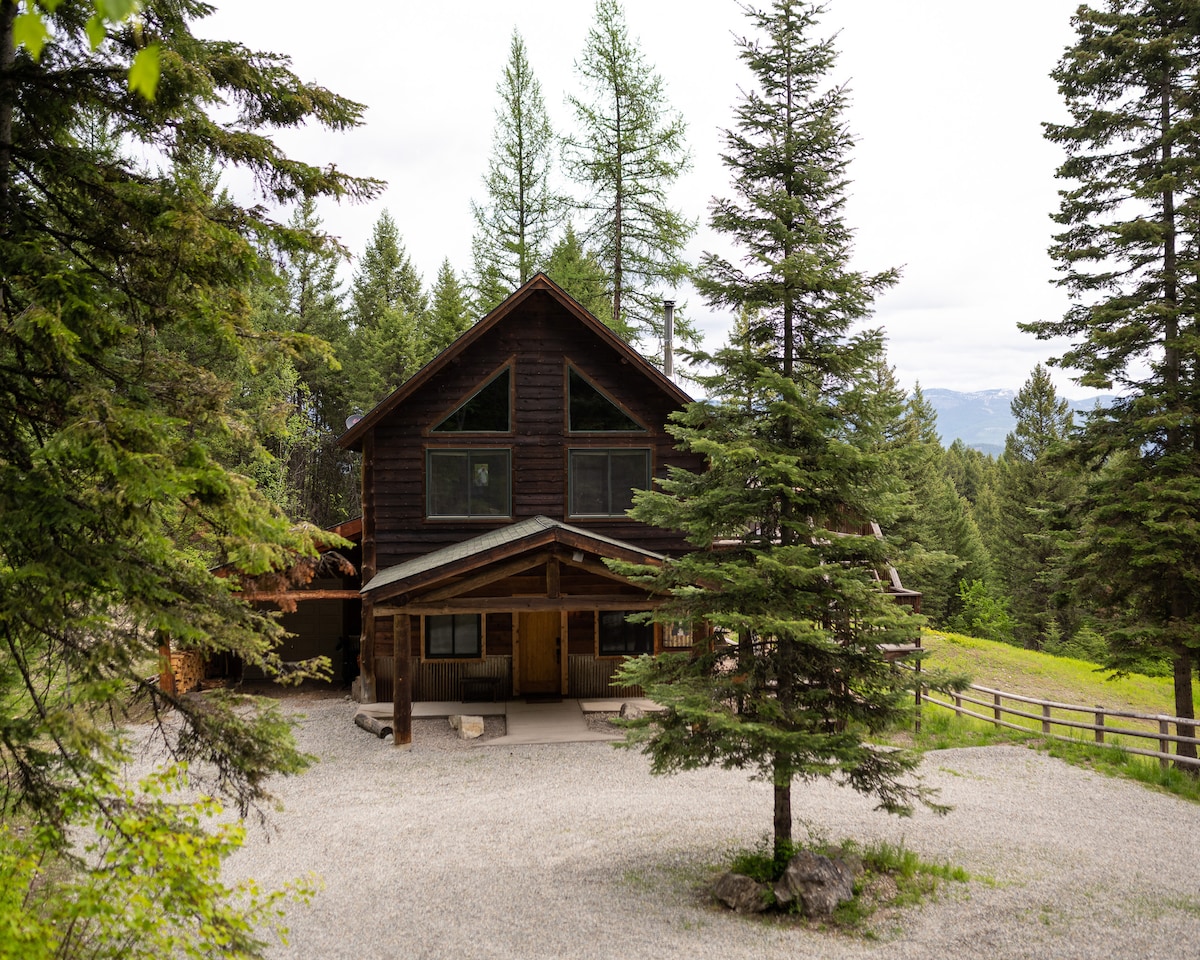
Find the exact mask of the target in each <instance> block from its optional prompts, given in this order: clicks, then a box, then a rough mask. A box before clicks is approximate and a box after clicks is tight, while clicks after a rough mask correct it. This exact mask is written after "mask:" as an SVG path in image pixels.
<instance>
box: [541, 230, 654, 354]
mask: <svg viewBox="0 0 1200 960" xmlns="http://www.w3.org/2000/svg"><path fill="white" fill-rule="evenodd" d="M546 276H548V277H549V278H550V279H551V280H553V281H554V282H555V283H557V284H558V285H559V286H560V287H562V288H563V291H564V292H566V293H567V294H568V295H570V296H572V297H574V298H575V299H576V300H577V301H579V304H580V306H582V307H583V308H584V309H585V310H587V311H588V313H590V314H591V315H592V316H593V317H595V318H596V319H597V320H599V321H601V322H602V323H603V324H605V325H606V326H608V327H611V328H612V329H613V330H615V331H616V332H617V334H618V335H619V336H621V337H623V338H624V339H625V340H630V339H632V337H633V330H632V329H631V328H629V327H627V326H616V325H615V324H614V321H613V315H612V299H611V298H610V297H609V295H608V276H607V274H606V273H605V272H604V268H603V267H602V266H601V265H600V261H599V260H597V259H596V257H595V256H594V255H593V254H591V253H589V252H588V251H587V250H585V249H584V247H583V244H582V243H580V241H579V237H578V235H577V234H576V233H575V228H574V226H572V225H571V224H570V223H568V224H567V228H566V230H564V231H563V235H562V237H561V239H559V241H558V242H557V243H556V244H555V245H554V247H553V249H551V251H550V257H549V259H548V260H547V261H546Z"/></svg>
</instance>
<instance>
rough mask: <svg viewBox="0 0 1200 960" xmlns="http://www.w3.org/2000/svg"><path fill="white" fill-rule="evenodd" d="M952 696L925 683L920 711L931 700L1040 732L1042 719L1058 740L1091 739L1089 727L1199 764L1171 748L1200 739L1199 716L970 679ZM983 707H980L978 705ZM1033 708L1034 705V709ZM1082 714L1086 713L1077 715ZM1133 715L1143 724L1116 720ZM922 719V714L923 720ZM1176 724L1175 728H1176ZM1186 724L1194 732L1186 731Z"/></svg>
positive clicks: (1161, 758) (1134, 749)
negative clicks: (1031, 692)
mask: <svg viewBox="0 0 1200 960" xmlns="http://www.w3.org/2000/svg"><path fill="white" fill-rule="evenodd" d="M947 696H948V697H949V699H948V700H943V699H939V698H938V697H934V696H930V694H929V692H928V691H927V690H925V689H923V688H922V689H921V691H920V692H919V693H918V697H919V700H918V703H917V708H918V714H917V715H918V717H919V716H920V712H919V711H920V707H921V704H923V703H928V704H931V705H934V706H938V707H944V708H946V709H947V710H953V711H954V712H955V713H956V714H958V715H959V716H967V717H974V718H975V719H977V720H983V721H986V722H988V723H992V724H995V725H996V726H997V727H1007V728H1008V729H1010V730H1019V731H1022V732H1024V733H1030V732H1035V731H1036V729H1037V724H1039V723H1040V725H1041V732H1042V736H1045V737H1051V738H1053V739H1055V740H1071V741H1075V742H1079V741H1081V740H1086V739H1088V736H1087V731H1091V736H1092V738H1093V739H1094V740H1095V742H1096V743H1098V744H1102V745H1106V746H1110V747H1116V748H1117V749H1120V750H1124V751H1125V752H1126V753H1133V754H1137V755H1138V756H1142V757H1154V758H1157V760H1158V762H1159V764H1160V765H1161V766H1162V767H1163V768H1164V769H1165V768H1166V767H1167V766H1168V765H1169V764H1171V763H1180V764H1187V765H1191V766H1197V767H1200V760H1198V759H1194V758H1192V757H1186V756H1185V757H1181V756H1178V754H1177V753H1172V752H1171V744H1175V749H1176V750H1178V749H1179V744H1181V743H1191V744H1200V738H1197V737H1196V736H1194V734H1195V732H1196V728H1197V726H1198V725H1200V721H1197V720H1188V719H1186V718H1184V717H1169V716H1163V715H1161V714H1149V713H1134V712H1133V711H1129V710H1108V709H1106V708H1104V707H1102V706H1094V707H1084V706H1079V705H1077V704H1071V703H1057V702H1055V701H1053V700H1039V699H1038V698H1036V697H1023V696H1020V695H1019V694H1015V693H1005V692H1004V691H1003V690H993V689H992V688H991V687H980V686H976V685H975V684H971V685H970V686H969V687H968V688H967V689H966V690H965V691H963V692H961V693H954V694H948V695H947ZM976 708H978V709H976ZM1030 708H1032V709H1030ZM1035 710H1036V711H1037V712H1034V711H1035ZM1076 717H1082V719H1075V718H1076ZM1007 718H1020V719H1021V720H1031V721H1034V723H1033V725H1032V726H1031V725H1029V724H1025V723H1020V722H1016V721H1014V720H1012V719H1007ZM1112 720H1117V721H1119V722H1120V721H1134V722H1137V723H1140V724H1142V726H1140V727H1139V726H1130V725H1129V724H1128V723H1123V724H1122V725H1120V726H1113V725H1112V723H1111V721H1112ZM918 722H919V720H918ZM1054 728H1063V729H1066V730H1068V731H1072V730H1073V731H1082V732H1083V733H1082V736H1081V735H1079V734H1075V735H1072V734H1070V733H1059V732H1056V731H1055V729H1054ZM1172 728H1173V729H1174V731H1175V732H1174V733H1172V732H1171V731H1172ZM1183 730H1186V731H1187V732H1188V734H1189V735H1184V734H1183V733H1181V731H1183ZM1108 737H1119V738H1121V739H1119V740H1117V741H1116V742H1111V741H1108V740H1106V738H1108ZM1126 738H1130V739H1133V740H1134V741H1135V742H1137V743H1141V742H1142V741H1149V743H1150V744H1152V745H1154V746H1156V747H1157V749H1147V748H1146V747H1143V746H1135V745H1132V744H1129V743H1127V742H1125V740H1126Z"/></svg>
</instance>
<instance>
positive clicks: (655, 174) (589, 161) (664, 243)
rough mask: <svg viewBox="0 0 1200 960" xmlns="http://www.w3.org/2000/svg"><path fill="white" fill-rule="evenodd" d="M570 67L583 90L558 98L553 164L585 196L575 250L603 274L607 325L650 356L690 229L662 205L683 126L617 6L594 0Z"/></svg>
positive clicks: (677, 162)
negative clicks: (563, 108)
mask: <svg viewBox="0 0 1200 960" xmlns="http://www.w3.org/2000/svg"><path fill="white" fill-rule="evenodd" d="M575 69H576V72H577V73H578V75H579V78H580V80H581V81H582V83H583V86H584V92H583V93H582V95H580V96H569V97H568V98H567V101H568V103H569V104H570V105H571V107H572V109H573V111H574V114H575V122H576V130H575V132H574V133H572V134H571V135H569V136H566V137H564V146H563V157H564V161H565V166H566V170H567V172H568V174H570V176H571V177H572V178H573V179H574V180H575V181H576V182H578V183H579V184H581V185H582V186H583V187H584V189H586V190H587V191H588V194H589V195H588V197H587V199H586V200H584V202H583V208H584V211H585V212H586V215H587V225H586V228H585V230H584V243H585V245H586V246H587V248H588V249H589V250H591V251H592V252H594V253H595V255H596V257H597V259H598V260H599V261H600V263H601V264H602V265H603V267H604V269H605V270H606V271H607V273H608V290H609V296H610V299H611V304H612V309H611V311H610V313H611V315H612V318H613V323H612V326H613V327H614V329H617V330H623V329H627V330H630V331H632V332H633V333H634V335H635V337H636V339H638V340H639V341H641V342H642V343H643V345H644V347H645V348H648V349H653V347H652V346H651V345H652V344H656V342H658V341H661V337H662V334H663V329H662V328H663V320H662V297H663V293H664V292H666V291H668V290H672V289H674V288H675V287H676V286H677V285H678V284H679V283H680V282H682V281H683V279H684V278H685V277H686V276H687V273H688V267H687V264H686V263H685V261H684V259H683V252H684V248H685V247H686V246H687V243H688V240H689V239H690V238H691V236H692V234H693V233H694V232H695V223H694V222H692V221H690V220H688V219H687V218H686V217H685V216H684V215H683V214H682V213H681V212H680V211H678V210H676V209H673V208H672V207H671V205H670V202H669V200H668V191H669V189H670V187H671V185H672V184H673V183H674V182H675V181H676V180H677V179H678V178H679V176H680V174H682V173H683V172H684V171H685V170H687V169H688V167H689V165H690V159H689V156H688V152H687V146H686V142H685V139H684V136H685V132H686V127H685V125H684V122H683V119H682V117H680V116H679V115H678V114H677V113H676V112H675V111H674V110H673V109H672V108H671V107H670V105H669V103H668V101H667V94H666V85H665V83H664V81H663V79H662V77H661V76H659V74H658V73H656V72H655V70H654V68H653V67H652V66H651V65H650V64H649V63H647V62H646V59H645V57H644V56H643V54H642V52H641V51H640V50H639V49H638V46H637V44H636V43H635V41H633V40H631V39H630V37H629V31H628V28H627V27H626V24H625V14H624V10H623V9H622V7H621V5H620V3H618V2H617V0H597V3H596V17H595V22H594V23H593V25H592V27H591V29H590V30H589V31H588V36H587V41H586V44H585V46H584V51H583V56H582V57H581V58H580V59H579V60H578V61H576V63H575ZM676 319H677V322H676V335H677V336H678V337H679V338H680V339H681V340H683V341H684V342H689V341H692V340H694V334H693V332H692V330H691V328H690V326H689V325H688V324H687V323H686V321H685V320H684V318H683V317H682V315H677V318H676Z"/></svg>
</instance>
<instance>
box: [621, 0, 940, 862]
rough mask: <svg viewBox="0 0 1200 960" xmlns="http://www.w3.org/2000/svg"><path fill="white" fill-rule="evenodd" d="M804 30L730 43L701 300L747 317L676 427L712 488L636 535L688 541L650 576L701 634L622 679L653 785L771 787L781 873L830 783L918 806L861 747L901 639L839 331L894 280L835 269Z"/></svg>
mask: <svg viewBox="0 0 1200 960" xmlns="http://www.w3.org/2000/svg"><path fill="white" fill-rule="evenodd" d="M817 13H818V10H817V9H816V8H814V7H813V6H811V5H810V4H808V3H800V2H794V0H778V2H776V3H774V4H773V5H772V6H771V7H770V8H769V9H767V10H755V9H748V10H747V15H748V16H749V18H750V20H751V23H752V27H753V35H751V36H749V37H746V38H743V39H742V40H741V41H740V42H739V47H740V50H741V57H742V60H743V61H744V62H745V63H746V64H747V66H749V68H750V70H751V73H752V80H753V85H752V86H750V87H748V88H747V93H746V94H745V97H744V99H743V101H742V102H741V103H740V104H739V106H738V110H737V118H738V125H737V127H736V128H735V129H734V130H731V131H728V133H727V135H726V140H727V145H728V150H727V153H726V156H725V159H726V164H727V165H728V166H729V168H730V170H731V173H732V175H733V189H734V194H735V199H732V200H718V201H715V202H714V204H713V208H712V209H713V215H712V225H713V227H714V228H715V229H717V230H719V231H721V232H723V233H727V234H729V235H730V236H731V237H732V238H733V239H734V240H735V241H736V243H737V245H738V248H739V249H740V251H741V253H742V255H743V258H744V259H743V266H733V265H732V264H730V263H728V262H726V261H725V260H722V259H721V258H718V257H716V256H712V255H706V256H705V257H704V259H703V264H704V266H705V273H704V274H703V275H702V277H701V279H700V281H699V283H700V285H701V289H703V290H704V291H705V292H706V293H707V294H708V295H709V296H710V297H711V298H713V299H714V300H715V301H716V302H717V303H721V304H726V305H730V306H734V307H736V308H739V309H741V310H744V313H743V314H742V317H743V323H742V325H741V326H740V328H739V329H740V330H742V331H744V333H743V334H742V335H741V336H740V337H739V338H738V339H737V341H736V342H735V343H734V344H733V345H731V346H730V347H729V348H727V349H725V350H722V351H720V352H718V353H717V354H716V356H714V357H710V358H705V359H706V360H710V361H711V362H713V363H715V364H716V365H717V367H718V370H719V372H718V374H717V375H716V376H714V377H712V378H709V379H707V380H706V381H705V386H706V389H707V390H708V393H709V399H707V400H705V401H701V402H698V403H695V404H692V405H691V406H690V407H689V408H688V409H687V410H686V411H685V412H684V413H683V415H682V416H680V417H678V418H677V419H676V421H675V422H674V424H673V425H672V427H671V430H672V433H673V434H674V435H675V436H676V438H677V439H678V441H679V444H680V446H681V447H682V448H684V449H688V450H692V451H695V452H697V453H701V454H703V455H704V456H705V458H706V461H707V463H706V466H707V469H706V470H705V471H704V472H702V473H698V474H693V473H690V472H687V471H682V470H675V471H672V472H671V474H670V476H669V477H668V478H667V479H665V480H663V481H661V483H660V489H659V490H656V491H653V492H647V493H644V494H640V495H639V496H638V497H637V499H636V503H635V507H634V509H633V511H632V515H633V516H634V517H636V518H638V519H641V520H644V521H647V522H650V523H654V524H656V525H659V526H664V527H669V528H675V529H679V530H682V531H683V532H684V533H685V534H686V535H687V537H688V539H689V540H690V541H691V543H692V544H693V545H694V546H695V547H697V548H698V549H697V550H696V551H695V552H693V553H690V554H687V555H685V556H683V557H680V558H677V559H673V560H670V561H668V562H667V563H665V564H664V565H663V566H662V567H661V568H659V569H657V570H654V571H652V572H647V573H646V577H647V580H648V582H650V583H653V584H654V585H655V586H656V587H658V588H659V589H660V590H662V589H665V590H669V591H671V594H672V595H671V599H670V600H669V601H668V602H667V603H666V605H665V606H663V607H662V608H661V609H660V610H659V611H658V612H657V613H656V615H655V616H656V619H661V620H664V621H668V622H669V621H672V620H681V621H684V622H685V623H689V624H700V623H704V624H708V625H710V626H711V627H712V629H713V630H714V633H713V635H712V636H710V637H709V638H708V639H707V640H706V641H704V642H703V643H702V645H701V648H702V652H701V654H700V655H699V656H696V657H666V658H660V659H657V660H656V659H652V658H643V659H640V660H638V661H635V662H634V663H633V665H631V666H629V667H628V668H627V669H626V671H625V674H626V676H627V677H629V678H630V679H632V680H635V681H636V682H638V683H640V684H642V685H643V686H644V687H645V688H646V690H647V694H648V695H649V696H651V697H653V698H654V699H656V700H657V701H658V702H660V703H662V704H663V705H664V706H666V707H667V708H668V709H667V710H666V712H665V713H664V714H661V715H656V716H654V717H652V718H649V719H647V720H646V721H645V723H643V724H642V725H641V726H640V727H639V728H637V730H636V732H635V734H634V736H635V737H637V738H638V742H640V743H641V744H642V745H643V747H644V748H645V750H646V751H647V752H648V753H649V754H650V755H651V757H652V761H653V768H654V770H655V771H657V772H665V771H671V770H679V769H687V768H690V767H695V766H700V765H707V764H722V765H724V766H727V767H731V768H748V769H750V770H752V771H754V772H755V773H756V774H757V775H758V776H761V777H762V778H763V779H765V780H768V781H770V782H771V783H772V784H773V786H774V818H773V819H774V836H775V850H776V853H777V855H780V856H782V855H783V854H785V853H786V852H787V851H788V850H789V849H790V846H791V840H792V822H793V815H792V785H793V783H794V782H795V781H797V780H806V779H811V778H814V777H826V776H827V777H833V778H835V779H837V780H839V781H840V782H843V783H846V784H848V785H850V786H852V787H853V788H855V789H856V790H860V791H862V792H865V793H869V794H872V795H874V796H875V797H877V798H878V799H879V801H880V803H881V805H882V806H884V807H885V808H887V809H889V810H893V811H896V812H906V811H907V810H909V809H910V808H911V805H912V804H913V803H914V802H917V801H921V800H926V799H927V796H926V794H925V792H924V791H923V789H922V788H921V787H920V786H919V784H916V783H913V782H912V781H910V780H908V779H907V777H906V774H907V773H908V772H909V771H911V770H912V768H913V767H914V766H915V763H916V759H915V757H914V756H912V755H909V754H906V753H904V752H888V753H886V754H885V753H881V752H880V751H877V750H874V749H872V748H871V747H870V746H868V745H867V744H865V743H864V742H863V741H862V737H863V736H864V734H865V732H866V731H868V730H871V729H875V728H877V727H879V726H880V725H881V724H886V723H888V722H891V721H893V720H895V719H896V718H898V717H900V716H902V715H903V714H904V711H905V709H906V707H907V704H908V703H909V702H910V697H911V690H910V687H909V683H910V681H909V679H908V675H907V674H904V673H901V672H898V671H895V670H894V669H892V668H891V666H890V665H889V664H887V663H886V662H885V660H884V658H883V656H882V654H881V653H880V650H879V647H878V644H880V643H897V642H901V641H904V640H908V639H911V637H912V633H913V631H915V630H916V629H917V623H916V622H915V621H913V620H911V619H910V618H909V615H908V614H907V613H906V612H905V611H903V610H902V609H901V608H900V607H898V606H897V605H896V604H895V603H894V602H893V601H892V600H891V599H890V598H889V597H888V596H887V595H886V594H885V592H884V590H883V589H882V587H881V586H880V577H881V571H882V572H883V575H882V579H883V581H884V582H887V581H886V567H887V553H888V548H887V545H886V543H885V542H884V541H883V540H881V539H878V538H876V537H874V536H872V535H871V533H870V528H869V521H871V520H878V521H882V522H883V523H885V524H886V522H887V521H888V520H889V519H890V517H891V515H892V514H893V512H894V509H895V499H894V496H893V494H894V493H895V491H894V490H893V489H892V488H891V486H890V483H889V480H888V476H887V473H888V466H887V465H888V459H887V457H886V456H885V455H884V453H883V451H882V449H881V448H880V447H878V446H877V445H876V446H874V447H873V445H872V444H869V443H863V442H862V438H861V437H860V436H858V435H857V434H858V431H857V430H856V422H855V421H856V417H857V416H858V414H859V413H860V412H861V411H863V410H867V409H873V408H874V407H875V404H874V403H873V402H872V399H871V398H873V397H877V395H878V392H879V384H878V380H877V370H878V364H879V362H880V361H881V358H882V343H881V338H880V336H879V335H878V333H876V332H866V333H856V332H854V331H852V329H851V328H852V325H853V324H854V323H855V322H856V321H858V320H860V319H862V318H863V317H864V316H865V315H866V314H867V313H868V311H869V310H870V307H871V302H872V297H873V295H874V292H875V291H876V290H878V289H881V288H883V287H884V286H886V285H887V284H888V283H890V282H891V281H892V279H893V278H894V274H892V273H891V272H887V273H884V274H880V275H876V276H867V275H863V274H860V273H856V272H854V271H852V270H850V269H849V266H848V262H849V256H850V231H849V229H848V228H847V227H846V226H845V225H844V223H843V222H842V220H841V215H840V211H841V206H842V190H843V189H844V185H845V180H844V176H843V172H844V167H845V163H846V157H845V153H846V151H847V150H848V148H849V145H850V137H849V135H848V133H847V132H846V130H845V128H844V125H843V123H842V120H841V116H840V113H841V109H842V106H843V102H844V101H843V94H842V91H841V90H840V89H839V88H833V89H831V90H825V89H822V85H823V83H824V82H825V75H826V73H827V72H828V71H829V69H830V68H831V67H832V65H833V52H832V47H831V46H830V44H829V43H828V42H827V41H814V40H812V39H811V34H812V33H813V31H814V30H815V29H816V15H817Z"/></svg>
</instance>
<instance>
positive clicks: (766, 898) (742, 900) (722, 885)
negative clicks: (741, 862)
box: [713, 873, 771, 913]
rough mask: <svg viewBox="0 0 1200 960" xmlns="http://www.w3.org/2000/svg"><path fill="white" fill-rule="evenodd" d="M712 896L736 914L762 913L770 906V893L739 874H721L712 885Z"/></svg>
mask: <svg viewBox="0 0 1200 960" xmlns="http://www.w3.org/2000/svg"><path fill="white" fill-rule="evenodd" d="M713 896H715V897H716V898H717V899H718V900H720V901H721V902H722V903H724V904H725V906H727V907H729V908H730V909H732V910H736V911H737V912H738V913H762V912H763V911H764V910H766V909H767V908H768V907H770V906H771V891H770V888H769V887H768V886H767V885H766V884H765V883H759V882H758V881H757V880H752V879H751V878H750V877H747V876H745V875H744V874H741V873H723V874H721V875H720V876H719V877H717V882H716V883H714V884H713Z"/></svg>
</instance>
